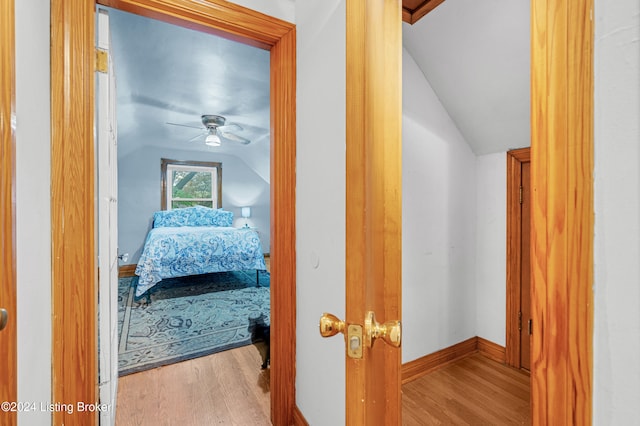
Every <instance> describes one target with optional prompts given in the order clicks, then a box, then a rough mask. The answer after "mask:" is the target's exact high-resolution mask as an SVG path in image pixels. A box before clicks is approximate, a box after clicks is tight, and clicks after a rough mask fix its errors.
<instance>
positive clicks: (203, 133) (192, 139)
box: [187, 132, 207, 142]
mask: <svg viewBox="0 0 640 426" xmlns="http://www.w3.org/2000/svg"><path fill="white" fill-rule="evenodd" d="M206 134H207V132H202V133H200V134H199V135H196V136H194V137H192V138H191V139H189V140H188V141H187V142H193V141H195V140H196V139H199V138H201V137H203V136H204V135H206Z"/></svg>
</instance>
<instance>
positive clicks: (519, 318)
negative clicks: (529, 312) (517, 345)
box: [518, 311, 522, 331]
mask: <svg viewBox="0 0 640 426" xmlns="http://www.w3.org/2000/svg"><path fill="white" fill-rule="evenodd" d="M518 331H522V311H520V312H518Z"/></svg>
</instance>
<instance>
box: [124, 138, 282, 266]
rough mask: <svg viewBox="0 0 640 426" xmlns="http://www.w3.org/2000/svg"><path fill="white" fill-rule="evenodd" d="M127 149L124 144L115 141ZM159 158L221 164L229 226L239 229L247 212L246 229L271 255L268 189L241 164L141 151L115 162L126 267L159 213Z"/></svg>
mask: <svg viewBox="0 0 640 426" xmlns="http://www.w3.org/2000/svg"><path fill="white" fill-rule="evenodd" d="M126 143H127V141H126V138H125V139H124V140H121V141H119V145H124V144H126ZM127 152H128V151H127ZM161 158H169V159H173V160H197V161H216V162H221V163H222V207H223V208H224V209H225V210H228V211H231V212H233V214H234V223H233V226H235V227H241V226H244V224H245V221H244V219H243V218H242V216H241V208H242V207H244V206H250V207H251V217H250V218H249V219H248V220H247V224H248V225H249V226H255V227H257V228H258V229H257V231H258V232H259V234H260V240H261V242H262V250H263V252H265V253H269V252H270V250H269V247H270V220H271V219H270V185H269V183H268V182H265V180H264V179H262V178H261V177H260V176H259V175H258V174H257V173H255V171H254V170H253V169H252V168H251V167H249V166H248V165H247V164H246V163H245V162H244V161H242V160H241V159H240V158H238V157H236V156H235V155H225V154H216V153H203V152H198V153H194V152H193V151H185V150H178V149H175V150H170V149H166V148H161V149H158V148H155V147H153V146H145V147H144V148H142V149H137V150H134V151H132V152H128V153H127V154H126V155H123V156H121V157H120V156H119V158H118V219H119V225H118V247H119V250H118V251H119V252H120V253H129V260H128V261H127V262H126V263H127V264H135V263H137V262H138V259H139V258H140V255H141V254H142V249H143V246H144V242H145V239H146V237H147V232H148V231H149V229H151V225H152V223H153V213H154V212H156V211H158V210H160V187H161V185H160V183H161V176H160V163H161Z"/></svg>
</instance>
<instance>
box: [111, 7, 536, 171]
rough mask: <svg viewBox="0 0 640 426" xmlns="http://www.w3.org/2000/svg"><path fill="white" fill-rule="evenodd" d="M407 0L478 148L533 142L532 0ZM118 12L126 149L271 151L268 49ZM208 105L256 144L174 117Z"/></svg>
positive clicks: (114, 17)
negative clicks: (208, 135)
mask: <svg viewBox="0 0 640 426" xmlns="http://www.w3.org/2000/svg"><path fill="white" fill-rule="evenodd" d="M403 6H404V8H403V20H404V21H405V23H404V24H403V44H404V47H405V49H406V50H407V52H408V53H409V54H410V55H411V56H412V57H413V59H414V60H415V61H416V63H417V64H418V66H419V67H420V68H421V70H422V72H423V73H424V75H425V77H426V78H427V80H428V81H429V82H430V84H431V85H432V87H433V89H434V91H435V92H436V94H437V95H438V97H439V99H440V101H441V102H442V104H443V105H444V107H445V108H446V109H447V111H448V112H449V115H450V116H451V118H452V119H453V121H454V122H455V123H456V125H457V126H458V128H459V129H460V131H461V132H462V134H463V136H464V137H465V139H466V140H467V142H468V143H469V145H470V146H471V148H472V149H473V151H474V152H475V153H476V154H486V153H491V152H500V151H506V150H507V149H510V148H518V147H523V146H528V145H529V1H528V0H483V1H477V0H446V1H445V0H403ZM436 6H437V7H436ZM110 16H111V18H110V20H111V25H110V26H111V37H112V41H113V43H112V44H113V49H112V51H113V56H114V60H115V63H116V72H117V78H118V132H119V139H120V140H121V141H123V143H121V144H120V146H119V150H120V151H121V153H126V152H127V151H128V150H133V149H137V148H139V147H140V146H144V145H154V146H166V147H171V148H176V147H179V148H181V149H187V150H195V151H199V150H213V149H215V150H216V152H224V153H229V154H234V155H237V156H239V157H241V158H243V159H245V161H247V162H251V158H254V157H255V158H258V157H264V155H265V154H266V153H268V152H269V120H270V117H269V52H268V51H265V50H261V49H258V48H254V47H249V46H246V45H243V44H239V43H236V42H233V41H229V40H226V39H222V38H218V37H215V36H212V35H209V34H204V33H201V32H197V31H193V30H189V29H185V28H181V27H177V26H173V25H169V24H166V23H163V22H159V21H154V20H150V19H146V18H142V17H139V16H136V15H132V14H129V13H125V12H121V11H117V10H110ZM411 22H413V24H410V23H411ZM202 114H219V115H223V116H225V117H226V118H227V120H228V122H233V123H237V124H239V125H240V126H241V127H242V129H243V130H242V131H240V132H239V135H240V136H242V137H244V138H247V139H250V140H251V141H252V143H251V144H249V145H246V146H244V145H238V144H233V143H228V144H223V146H222V147H219V148H211V147H207V146H206V145H204V143H203V141H204V137H202V138H198V137H197V136H198V135H200V134H201V133H202V131H201V130H200V129H197V128H190V127H184V126H179V125H172V124H169V123H174V124H182V125H187V126H194V127H198V126H201V124H202V123H201V121H200V116H201V115H202ZM202 130H203V129H202ZM194 137H195V139H194V140H192V139H193V138H194Z"/></svg>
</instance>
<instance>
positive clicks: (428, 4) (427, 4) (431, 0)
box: [402, 0, 444, 25]
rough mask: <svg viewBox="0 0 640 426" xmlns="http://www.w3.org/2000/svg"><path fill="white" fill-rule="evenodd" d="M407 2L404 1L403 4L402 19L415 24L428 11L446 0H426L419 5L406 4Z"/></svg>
mask: <svg viewBox="0 0 640 426" xmlns="http://www.w3.org/2000/svg"><path fill="white" fill-rule="evenodd" d="M406 3H407V2H406V1H403V5H402V20H403V21H404V22H406V23H408V24H411V25H413V24H415V23H416V22H418V21H419V20H420V19H421V18H422V17H424V16H425V15H426V14H427V13H429V12H431V11H432V10H433V9H435V8H436V7H438V6H439V5H440V4H442V3H444V0H424V1H423V2H422V3H420V4H419V5H418V6H417V7H415V6H414V7H408V6H405V4H406Z"/></svg>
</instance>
